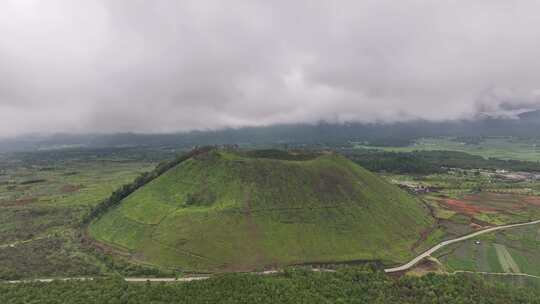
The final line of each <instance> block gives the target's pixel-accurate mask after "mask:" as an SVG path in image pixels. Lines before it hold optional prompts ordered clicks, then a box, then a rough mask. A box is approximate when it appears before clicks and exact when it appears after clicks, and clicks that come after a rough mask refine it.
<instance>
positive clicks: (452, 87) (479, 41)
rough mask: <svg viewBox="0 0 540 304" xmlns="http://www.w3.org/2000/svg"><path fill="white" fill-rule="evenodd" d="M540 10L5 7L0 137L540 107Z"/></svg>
mask: <svg viewBox="0 0 540 304" xmlns="http://www.w3.org/2000/svg"><path fill="white" fill-rule="evenodd" d="M538 11H540V2H538V1H534V0H531V1H527V0H523V1H519V2H518V1H505V0H489V1H488V0H473V1H412V0H410V1H409V0H407V1H389V0H388V1H387V0H377V1H375V0H374V1H371V0H363V1H352V0H351V1H340V2H333V1H314V0H309V1H308V0H306V1H280V0H277V1H236V0H235V1H166V0H163V1H142V0H136V1H135V0H129V1H128V0H115V1H106V0H96V1H71V0H51V1H39V0H8V1H4V2H2V3H1V4H0V37H2V39H0V135H2V136H5V135H16V134H22V133H27V132H42V133H49V132H115V131H138V132H170V131H178V130H189V129H206V128H220V127H225V126H233V127H235V126H245V125H265V124H272V123H290V122H316V121H319V120H328V121H338V122H341V121H398V120H409V119H414V118H425V119H431V120H444V119H453V118H468V117H474V116H475V115H476V114H478V112H490V113H502V114H505V113H514V112H515V111H519V110H520V109H522V108H527V109H530V108H538V107H539V106H540V60H538V54H540V19H539V18H537V13H538Z"/></svg>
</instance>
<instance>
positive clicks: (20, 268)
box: [0, 149, 163, 279]
mask: <svg viewBox="0 0 540 304" xmlns="http://www.w3.org/2000/svg"><path fill="white" fill-rule="evenodd" d="M145 153H146V154H147V153H148V152H145V151H140V152H130V151H128V150H122V149H120V150H111V151H107V150H99V151H88V152H82V151H78V150H67V151H55V152H36V153H20V154H13V155H0V279H2V278H10V279H13V278H30V277H51V276H69V275H76V276H79V275H95V274H99V273H103V272H108V271H109V269H107V266H106V265H104V263H103V262H102V261H100V260H99V259H98V258H97V257H96V256H95V255H94V254H92V253H90V252H88V251H87V250H83V248H82V247H81V246H82V245H81V243H80V240H79V238H80V231H79V226H80V221H81V219H82V218H83V216H84V215H85V214H86V213H87V212H89V211H90V209H91V208H92V207H94V206H95V205H96V204H98V203H99V202H101V201H102V200H103V199H105V198H106V197H108V196H109V195H110V194H111V192H112V191H114V190H115V189H117V188H118V187H119V186H121V185H123V184H126V183H130V182H131V181H133V179H134V178H135V177H136V176H138V175H139V174H140V173H141V172H145V171H148V170H151V169H152V168H153V167H154V165H155V159H154V158H147V157H146V156H144V155H145ZM157 157H158V158H161V157H163V155H162V154H159V155H157Z"/></svg>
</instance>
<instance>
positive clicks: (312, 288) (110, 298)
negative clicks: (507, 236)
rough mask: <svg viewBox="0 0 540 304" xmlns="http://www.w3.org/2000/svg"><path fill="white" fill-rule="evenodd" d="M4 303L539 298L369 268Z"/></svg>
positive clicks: (47, 294) (14, 287) (25, 296)
mask: <svg viewBox="0 0 540 304" xmlns="http://www.w3.org/2000/svg"><path fill="white" fill-rule="evenodd" d="M0 303H5V304H16V303H17V304H18V303H25V304H31V303H50V304H53V303H84V304H91V303H100V304H102V303H103V304H104V303H111V304H112V303H119V304H120V303H122V304H123V303H126V304H128V303H129V304H132V303H133V304H135V303H145V304H147V303H189V304H196V303H258V304H264V303H295V304H296V303H310V304H311V303H392V304H399V303H418V304H423V303H460V304H461V303H494V304H497V303H501V304H502V303H505V304H506V303H540V294H538V293H537V292H536V291H533V290H525V289H516V288H510V287H508V286H502V285H491V284H489V283H486V282H485V281H483V280H481V279H479V278H476V277H470V276H464V275H435V274H430V275H426V276H423V277H402V278H400V279H394V278H390V277H388V276H386V275H385V274H384V273H382V272H378V271H374V270H370V269H366V268H345V269H343V270H340V271H338V272H336V273H316V272H310V271H305V270H288V271H286V272H285V273H284V274H282V275H278V276H259V275H251V274H226V275H221V276H218V277H215V278H212V279H209V280H203V281H195V282H190V283H127V282H124V281H123V280H122V279H121V278H108V279H99V280H95V281H85V282H80V281H79V282H78V281H68V282H63V281H57V282H53V283H25V284H0Z"/></svg>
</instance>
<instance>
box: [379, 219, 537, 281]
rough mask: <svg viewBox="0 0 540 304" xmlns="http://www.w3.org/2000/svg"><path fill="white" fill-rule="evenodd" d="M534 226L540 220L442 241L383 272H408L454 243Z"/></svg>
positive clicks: (489, 229)
mask: <svg viewBox="0 0 540 304" xmlns="http://www.w3.org/2000/svg"><path fill="white" fill-rule="evenodd" d="M535 224H540V220H536V221H532V222H526V223H519V224H510V225H503V226H495V227H491V228H487V229H484V230H480V231H476V232H473V233H470V234H467V235H464V236H461V237H458V238H455V239H451V240H447V241H443V242H440V243H439V244H437V245H435V246H433V247H431V248H430V249H428V250H426V251H424V252H423V253H421V254H420V255H419V256H417V257H415V258H414V259H412V260H411V261H410V262H408V263H407V264H403V265H401V266H398V267H393V268H387V269H385V270H384V272H386V273H392V272H399V271H405V270H408V269H410V268H411V267H413V266H414V265H416V264H417V263H418V262H420V261H421V260H422V259H424V258H426V257H428V256H430V255H431V254H433V253H434V252H435V251H437V250H439V249H441V248H443V247H445V246H448V245H451V244H454V243H457V242H461V241H465V240H468V239H472V238H474V237H477V236H479V235H482V234H485V233H489V232H493V231H497V230H503V229H509V228H515V227H521V226H528V225H535Z"/></svg>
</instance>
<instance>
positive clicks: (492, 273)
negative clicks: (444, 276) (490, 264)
mask: <svg viewBox="0 0 540 304" xmlns="http://www.w3.org/2000/svg"><path fill="white" fill-rule="evenodd" d="M457 273H472V274H487V275H498V276H510V277H511V276H516V277H529V278H535V279H540V277H539V276H535V275H532V274H528V273H515V272H485V271H468V270H456V271H454V272H452V273H451V274H457Z"/></svg>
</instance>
